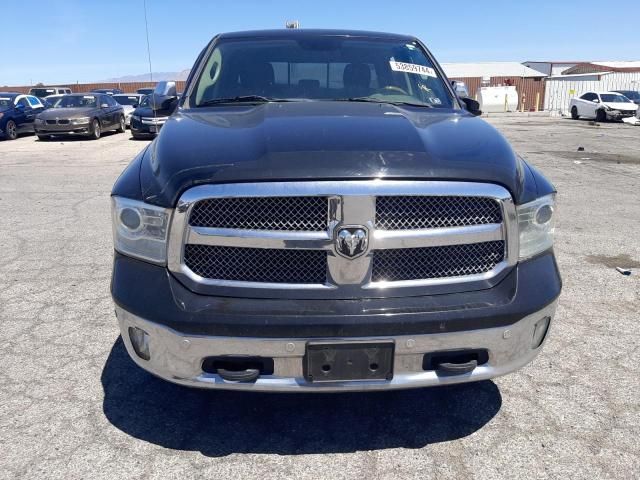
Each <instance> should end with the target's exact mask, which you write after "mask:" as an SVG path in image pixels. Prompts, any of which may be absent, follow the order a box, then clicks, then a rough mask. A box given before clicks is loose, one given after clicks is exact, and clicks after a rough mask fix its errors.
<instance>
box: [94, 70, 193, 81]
mask: <svg viewBox="0 0 640 480" xmlns="http://www.w3.org/2000/svg"><path fill="white" fill-rule="evenodd" d="M189 72H190V69H186V70H182V71H181V72H153V81H154V82H161V81H163V80H186V79H187V77H188V76H189ZM148 81H149V74H148V73H142V74H140V75H124V76H122V77H115V78H107V79H106V80H101V83H132V82H148Z"/></svg>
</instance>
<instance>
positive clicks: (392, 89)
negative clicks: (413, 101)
mask: <svg viewBox="0 0 640 480" xmlns="http://www.w3.org/2000/svg"><path fill="white" fill-rule="evenodd" d="M392 92H399V93H401V94H403V95H409V94H408V93H407V92H406V91H405V90H403V89H402V88H400V87H396V86H395V85H387V86H384V87H382V88H379V89H378V90H376V93H381V94H383V95H385V94H390V93H392Z"/></svg>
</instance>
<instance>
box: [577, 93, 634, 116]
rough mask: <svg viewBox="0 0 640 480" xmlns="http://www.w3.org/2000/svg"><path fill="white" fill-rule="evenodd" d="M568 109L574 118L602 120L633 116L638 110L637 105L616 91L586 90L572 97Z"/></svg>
mask: <svg viewBox="0 0 640 480" xmlns="http://www.w3.org/2000/svg"><path fill="white" fill-rule="evenodd" d="M569 110H570V111H571V118H573V119H574V120H577V119H579V118H580V117H582V118H595V119H596V120H597V121H599V122H604V121H605V120H622V119H623V118H625V117H633V116H634V115H635V114H636V112H637V111H638V105H636V104H635V103H633V102H632V101H631V100H629V99H628V98H627V97H625V96H624V95H621V94H619V93H616V92H587V93H585V94H584V95H582V96H580V97H578V98H572V99H571V103H570V104H569Z"/></svg>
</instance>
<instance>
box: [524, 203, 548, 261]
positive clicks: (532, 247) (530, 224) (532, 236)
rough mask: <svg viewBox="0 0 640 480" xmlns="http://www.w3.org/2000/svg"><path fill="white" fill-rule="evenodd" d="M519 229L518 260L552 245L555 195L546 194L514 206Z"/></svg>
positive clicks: (531, 255) (529, 256)
mask: <svg viewBox="0 0 640 480" xmlns="http://www.w3.org/2000/svg"><path fill="white" fill-rule="evenodd" d="M516 209H517V213H518V228H519V231H520V255H519V256H520V260H525V259H527V258H531V257H533V256H534V255H537V254H538V253H540V252H544V251H545V250H547V249H549V248H551V247H552V246H553V232H554V229H555V213H556V211H555V210H556V203H555V195H554V194H552V195H546V196H544V197H540V198H538V199H536V200H534V201H533V202H529V203H525V204H523V205H519V206H518V207H516Z"/></svg>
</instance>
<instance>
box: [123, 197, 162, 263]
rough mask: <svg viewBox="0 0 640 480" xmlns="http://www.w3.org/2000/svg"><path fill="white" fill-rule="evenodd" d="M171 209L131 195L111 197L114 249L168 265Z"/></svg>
mask: <svg viewBox="0 0 640 480" xmlns="http://www.w3.org/2000/svg"><path fill="white" fill-rule="evenodd" d="M172 211H173V210H170V209H167V208H162V207H158V206H156V205H151V204H148V203H144V202H140V201H138V200H132V199H130V198H124V197H111V216H112V222H113V246H114V248H115V249H116V250H117V251H118V252H120V253H122V254H124V255H129V256H131V257H136V258H139V259H141V260H146V261H148V262H152V263H158V264H161V265H164V264H166V263H167V233H168V232H169V222H170V220H171V212H172Z"/></svg>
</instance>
